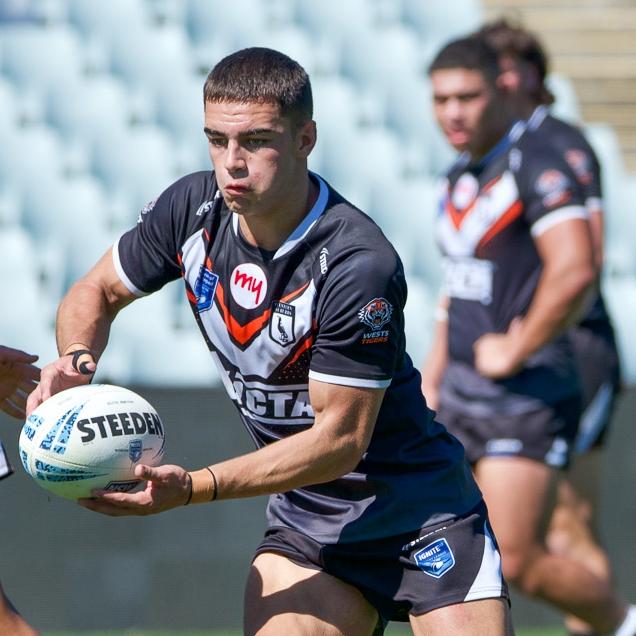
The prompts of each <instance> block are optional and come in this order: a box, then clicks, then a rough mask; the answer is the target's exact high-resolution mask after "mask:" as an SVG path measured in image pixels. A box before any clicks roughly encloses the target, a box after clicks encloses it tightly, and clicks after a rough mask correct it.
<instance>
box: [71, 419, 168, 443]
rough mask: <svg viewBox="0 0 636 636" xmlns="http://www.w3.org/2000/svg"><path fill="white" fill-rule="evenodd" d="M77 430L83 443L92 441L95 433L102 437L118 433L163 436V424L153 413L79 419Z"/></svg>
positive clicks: (117, 435)
mask: <svg viewBox="0 0 636 636" xmlns="http://www.w3.org/2000/svg"><path fill="white" fill-rule="evenodd" d="M77 430H78V431H79V432H80V433H82V437H81V438H80V440H81V442H82V443H83V444H86V443H88V442H91V441H93V440H94V439H95V438H96V437H97V435H99V436H100V437H101V438H102V439H105V438H107V437H119V436H120V435H143V434H144V433H146V432H148V433H150V434H151V435H158V436H160V437H163V426H162V424H161V420H160V419H159V416H158V415H156V414H155V413H110V414H109V415H105V416H104V415H98V416H96V417H91V418H87V419H83V420H80V421H79V422H78V423H77Z"/></svg>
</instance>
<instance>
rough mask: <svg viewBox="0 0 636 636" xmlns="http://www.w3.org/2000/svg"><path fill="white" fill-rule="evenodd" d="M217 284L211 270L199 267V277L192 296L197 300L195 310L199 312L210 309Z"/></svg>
mask: <svg viewBox="0 0 636 636" xmlns="http://www.w3.org/2000/svg"><path fill="white" fill-rule="evenodd" d="M218 282H219V277H218V276H217V275H216V274H215V273H214V272H213V271H212V270H210V269H207V268H206V267H205V266H204V265H201V268H200V269H199V275H198V276H197V280H196V282H195V283H194V295H195V296H196V298H197V310H198V311H199V312H203V311H207V310H208V309H210V307H212V302H213V301H214V293H215V292H216V286H217V283H218Z"/></svg>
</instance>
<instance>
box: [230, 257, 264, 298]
mask: <svg viewBox="0 0 636 636" xmlns="http://www.w3.org/2000/svg"><path fill="white" fill-rule="evenodd" d="M230 290H231V292H232V298H234V300H235V301H236V302H237V303H238V304H239V305H240V306H241V307H244V308H245V309H256V307H258V306H259V305H260V304H261V303H262V302H263V301H264V300H265V295H266V294H267V278H266V277H265V272H264V271H263V270H262V269H261V268H260V267H259V266H258V265H255V264H254V263H243V264H242V265H237V266H236V267H235V268H234V271H233V272H232V276H231V277H230Z"/></svg>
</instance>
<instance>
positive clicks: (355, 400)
mask: <svg viewBox="0 0 636 636" xmlns="http://www.w3.org/2000/svg"><path fill="white" fill-rule="evenodd" d="M384 392H385V389H370V388H361V387H353V386H343V385H340V384H331V383H329V382H321V381H318V380H312V379H310V380H309V399H310V401H311V405H312V408H313V410H314V414H315V424H314V426H315V427H317V428H318V429H321V430H322V431H323V432H325V433H327V434H328V435H329V436H330V437H331V438H332V440H333V443H334V444H335V445H336V446H340V445H349V446H350V447H351V448H352V449H355V450H356V451H357V453H358V454H359V455H361V454H362V453H363V452H364V451H365V450H366V449H367V446H368V445H369V442H370V440H371V435H372V434H373V429H374V427H375V423H376V421H377V419H378V413H379V411H380V407H381V405H382V400H383V398H384Z"/></svg>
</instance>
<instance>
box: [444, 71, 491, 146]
mask: <svg viewBox="0 0 636 636" xmlns="http://www.w3.org/2000/svg"><path fill="white" fill-rule="evenodd" d="M431 84H432V89H433V108H434V111H435V117H436V118H437V123H438V124H439V126H440V128H441V129H442V132H443V133H444V135H445V136H446V139H448V142H449V143H450V144H451V146H453V148H455V150H459V151H461V152H463V151H468V152H471V153H473V154H480V153H481V151H482V150H483V146H484V145H485V144H486V143H487V141H486V138H487V137H488V130H487V128H488V126H489V122H488V118H489V116H490V115H491V113H492V111H493V108H494V105H495V91H494V89H493V87H492V86H490V85H489V84H488V83H487V81H486V79H485V78H484V75H483V74H482V73H481V72H479V71H475V70H470V69H463V68H452V69H440V70H437V71H433V73H431Z"/></svg>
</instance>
